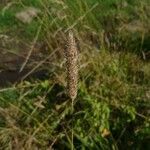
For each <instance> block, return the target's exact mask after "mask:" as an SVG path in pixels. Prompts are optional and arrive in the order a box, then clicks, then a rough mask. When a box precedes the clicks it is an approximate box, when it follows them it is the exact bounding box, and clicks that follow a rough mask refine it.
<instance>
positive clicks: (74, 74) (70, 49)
mask: <svg viewBox="0 0 150 150" xmlns="http://www.w3.org/2000/svg"><path fill="white" fill-rule="evenodd" d="M65 54H66V60H67V61H66V66H67V88H68V89H67V90H68V96H69V97H70V99H71V101H72V113H73V104H74V100H75V98H76V97H77V91H78V89H77V86H78V64H77V63H78V50H77V45H76V41H75V38H74V34H73V32H72V31H71V30H70V31H69V33H68V39H67V48H66V51H65ZM72 117H73V116H72ZM72 149H73V130H72Z"/></svg>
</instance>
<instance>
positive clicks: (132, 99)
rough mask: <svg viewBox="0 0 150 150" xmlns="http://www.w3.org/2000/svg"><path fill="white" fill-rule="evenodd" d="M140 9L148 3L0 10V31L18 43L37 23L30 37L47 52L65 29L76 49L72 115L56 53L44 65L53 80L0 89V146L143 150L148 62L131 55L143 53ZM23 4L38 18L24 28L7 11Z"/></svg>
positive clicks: (93, 0) (80, 2)
mask: <svg viewBox="0 0 150 150" xmlns="http://www.w3.org/2000/svg"><path fill="white" fill-rule="evenodd" d="M17 2H18V1H17ZM95 4H96V5H95ZM148 4H149V1H148V0H144V1H142V2H139V0H135V1H130V0H125V1H122V0H86V1H85V0H64V1H61V0H57V1H56V0H21V1H19V2H18V3H17V4H14V5H11V6H10V8H9V9H6V10H5V13H3V10H0V20H1V21H0V33H3V34H7V33H8V32H9V34H12V35H13V34H14V33H15V36H17V38H18V39H22V40H23V42H25V43H26V45H28V41H29V42H31V40H34V38H35V36H36V34H37V32H38V29H39V27H40V26H41V32H40V34H39V37H38V40H39V42H41V41H42V42H43V43H44V44H45V45H46V47H48V52H50V51H53V50H54V49H56V48H58V49H63V46H62V45H64V44H65V43H64V40H65V39H64V38H65V37H64V32H65V31H66V30H68V29H69V28H72V29H73V30H74V32H75V35H76V38H77V41H79V44H80V53H79V54H80V55H79V63H80V65H79V71H80V79H79V89H78V97H77V99H76V100H75V102H74V110H73V114H72V106H71V102H70V101H69V100H68V97H67V95H66V92H65V88H66V83H65V82H64V80H65V76H64V74H63V72H64V70H63V69H62V68H63V67H62V66H63V60H62V59H61V58H59V56H57V54H56V55H55V56H54V58H53V62H50V65H49V63H48V65H47V62H46V66H47V68H48V72H49V70H50V72H51V73H52V72H55V75H54V76H53V77H52V76H51V75H50V77H49V78H48V79H45V81H38V80H36V79H35V80H33V81H28V82H27V81H23V82H21V83H19V84H17V85H15V86H13V87H11V88H8V89H7V88H6V89H4V90H3V89H2V90H0V145H1V149H22V148H24V149H29V150H30V149H43V150H44V149H48V148H50V149H51V148H54V149H71V146H72V144H74V148H75V149H77V150H78V149H83V150H84V149H85V150H86V149H89V150H91V149H97V150H99V149H104V150H105V149H106V150H107V149H116V150H117V149H137V150H138V149H139V150H140V149H143V147H144V148H145V150H148V149H149V134H150V130H149V129H150V119H149V115H150V114H149V108H150V103H149V99H150V91H149V86H150V80H149V78H150V65H149V62H146V61H142V60H141V58H140V57H139V56H137V55H136V54H135V53H137V54H139V55H140V56H141V53H142V54H143V53H144V54H145V55H146V54H147V53H148V50H149V32H150V30H149V13H148V12H149V6H148ZM28 6H31V7H32V6H34V7H37V8H39V9H40V10H41V14H40V15H39V16H38V17H37V18H35V19H34V20H33V21H32V22H31V23H30V24H28V25H26V24H23V23H21V22H19V21H18V20H17V19H16V18H15V13H16V12H18V11H20V10H23V9H24V8H26V7H28ZM93 6H95V7H93ZM135 27H136V28H135ZM36 42H37V41H36ZM44 48H45V47H44ZM42 50H43V47H42ZM58 55H59V54H58ZM146 58H147V57H146ZM44 65H45V64H44ZM51 70H52V71H51ZM52 74H54V73H52ZM72 130H73V135H74V143H72V141H71V136H72V133H71V132H72Z"/></svg>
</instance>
